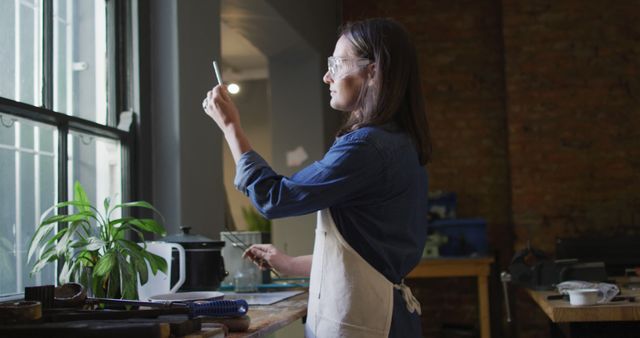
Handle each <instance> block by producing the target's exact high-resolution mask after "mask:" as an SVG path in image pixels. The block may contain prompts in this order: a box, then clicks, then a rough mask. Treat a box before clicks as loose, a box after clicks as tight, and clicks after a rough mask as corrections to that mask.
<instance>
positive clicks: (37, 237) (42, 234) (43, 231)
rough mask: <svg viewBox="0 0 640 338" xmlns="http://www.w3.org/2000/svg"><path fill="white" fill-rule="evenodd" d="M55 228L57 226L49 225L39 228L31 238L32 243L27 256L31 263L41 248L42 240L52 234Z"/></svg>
mask: <svg viewBox="0 0 640 338" xmlns="http://www.w3.org/2000/svg"><path fill="white" fill-rule="evenodd" d="M55 226H56V225H55V224H48V225H46V226H40V227H38V229H37V230H36V232H35V234H34V235H33V237H32V238H31V243H30V244H29V253H28V254H27V256H28V257H29V258H28V261H29V262H30V261H31V257H32V256H33V254H34V253H35V252H36V250H37V249H38V248H39V247H40V245H41V242H42V240H43V239H44V238H46V237H47V236H48V235H49V234H50V233H51V231H52V230H53V228H54V227H55Z"/></svg>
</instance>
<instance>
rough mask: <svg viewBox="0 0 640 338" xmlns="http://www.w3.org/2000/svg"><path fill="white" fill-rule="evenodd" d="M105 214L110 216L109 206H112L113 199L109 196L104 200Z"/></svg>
mask: <svg viewBox="0 0 640 338" xmlns="http://www.w3.org/2000/svg"><path fill="white" fill-rule="evenodd" d="M103 204H104V214H105V215H108V214H109V204H111V198H110V197H109V196H107V197H105V198H104V203H103Z"/></svg>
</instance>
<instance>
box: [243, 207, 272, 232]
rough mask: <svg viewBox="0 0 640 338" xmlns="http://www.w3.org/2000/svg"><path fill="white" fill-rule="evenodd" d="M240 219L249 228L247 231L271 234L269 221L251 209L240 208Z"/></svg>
mask: <svg viewBox="0 0 640 338" xmlns="http://www.w3.org/2000/svg"><path fill="white" fill-rule="evenodd" d="M241 210H242V217H243V218H244V221H245V222H247V225H248V226H249V231H260V232H263V233H264V232H267V233H269V232H271V220H268V219H266V218H264V217H263V216H262V215H260V213H259V212H257V211H256V209H254V208H253V207H242V209H241Z"/></svg>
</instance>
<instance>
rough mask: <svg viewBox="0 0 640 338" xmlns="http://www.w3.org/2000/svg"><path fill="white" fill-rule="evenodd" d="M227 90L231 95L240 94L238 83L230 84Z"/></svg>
mask: <svg viewBox="0 0 640 338" xmlns="http://www.w3.org/2000/svg"><path fill="white" fill-rule="evenodd" d="M227 90H228V91H229V93H231V94H234V95H235V94H238V93H239V92H240V86H238V84H236V83H229V85H228V86H227Z"/></svg>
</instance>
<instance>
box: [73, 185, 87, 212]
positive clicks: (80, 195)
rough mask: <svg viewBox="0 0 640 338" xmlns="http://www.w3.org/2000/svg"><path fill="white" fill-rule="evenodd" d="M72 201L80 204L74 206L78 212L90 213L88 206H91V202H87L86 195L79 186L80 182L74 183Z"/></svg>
mask: <svg viewBox="0 0 640 338" xmlns="http://www.w3.org/2000/svg"><path fill="white" fill-rule="evenodd" d="M73 190H74V197H73V198H74V200H76V201H78V202H80V204H79V205H76V207H78V210H80V211H90V209H89V207H87V206H89V205H91V202H90V201H89V198H87V193H86V192H85V191H84V188H82V185H81V184H80V181H76V183H75V185H74V187H73Z"/></svg>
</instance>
